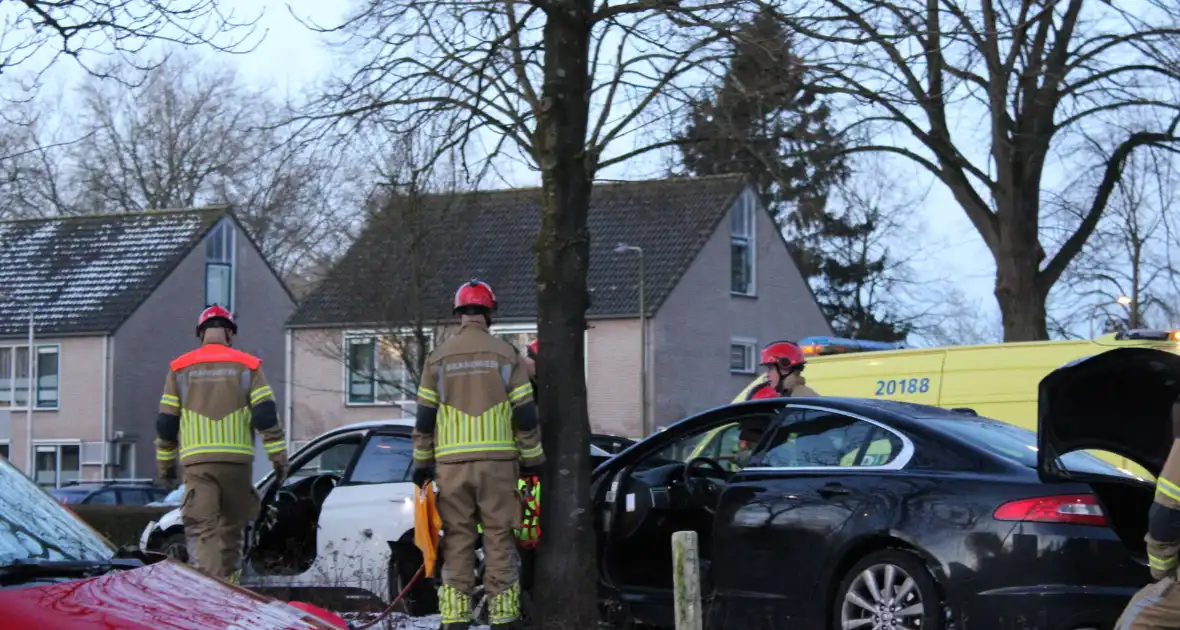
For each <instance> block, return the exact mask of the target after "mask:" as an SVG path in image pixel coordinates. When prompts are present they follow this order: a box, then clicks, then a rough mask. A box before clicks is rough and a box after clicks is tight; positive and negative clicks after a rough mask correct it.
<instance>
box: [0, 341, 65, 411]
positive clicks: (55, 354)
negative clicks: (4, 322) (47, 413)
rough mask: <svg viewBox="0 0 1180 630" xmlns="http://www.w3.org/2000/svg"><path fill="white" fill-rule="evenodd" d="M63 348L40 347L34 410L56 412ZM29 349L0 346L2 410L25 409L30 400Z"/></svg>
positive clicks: (53, 346) (36, 365)
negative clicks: (60, 355)
mask: <svg viewBox="0 0 1180 630" xmlns="http://www.w3.org/2000/svg"><path fill="white" fill-rule="evenodd" d="M60 352H61V348H60V347H59V346H57V345H45V346H37V357H36V363H35V364H34V366H33V370H34V374H36V379H35V380H34V385H35V387H34V393H33V398H34V400H35V401H36V402H35V405H34V407H33V408H34V409H57V407H58V393H59V391H60V376H59V370H60V360H59V354H60ZM28 374H29V351H28V346H0V409H4V408H8V409H25V408H27V407H28V400H29V378H28Z"/></svg>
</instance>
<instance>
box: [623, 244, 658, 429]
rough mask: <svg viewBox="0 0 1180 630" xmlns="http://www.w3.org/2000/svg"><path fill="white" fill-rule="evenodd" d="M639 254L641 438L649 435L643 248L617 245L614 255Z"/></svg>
mask: <svg viewBox="0 0 1180 630" xmlns="http://www.w3.org/2000/svg"><path fill="white" fill-rule="evenodd" d="M623 252H636V253H638V254H639V404H640V418H641V423H642V424H641V426H642V428H643V437H647V436H649V435H651V422H650V421H649V419H648V403H647V274H646V273H645V270H644V260H643V248H642V247H638V246H636V245H626V244H624V243H619V245H618V246H617V247H615V253H623Z"/></svg>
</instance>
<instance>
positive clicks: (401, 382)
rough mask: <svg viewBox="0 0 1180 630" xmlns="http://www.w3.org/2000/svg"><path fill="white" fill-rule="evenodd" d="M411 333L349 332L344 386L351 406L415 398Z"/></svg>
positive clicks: (414, 369)
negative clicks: (376, 333)
mask: <svg viewBox="0 0 1180 630" xmlns="http://www.w3.org/2000/svg"><path fill="white" fill-rule="evenodd" d="M416 346H417V341H416V340H415V337H414V335H412V334H409V333H402V334H396V335H364V336H359V335H351V336H348V337H346V338H345V340H344V351H345V369H344V374H345V380H346V383H345V389H346V397H347V401H348V404H350V405H392V404H394V403H398V402H406V401H410V400H414V397H415V395H416V392H417V390H418V376H419V375H418V374H417V371H418V370H417V368H416V365H417V363H416V361H415V360H414V357H415V356H417V354H418V349H417V348H416Z"/></svg>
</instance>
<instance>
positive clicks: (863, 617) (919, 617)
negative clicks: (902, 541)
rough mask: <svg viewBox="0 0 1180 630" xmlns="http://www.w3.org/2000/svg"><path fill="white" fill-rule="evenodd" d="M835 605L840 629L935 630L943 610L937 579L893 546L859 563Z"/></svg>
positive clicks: (845, 582)
mask: <svg viewBox="0 0 1180 630" xmlns="http://www.w3.org/2000/svg"><path fill="white" fill-rule="evenodd" d="M835 604H836V605H835V609H836V610H835V612H836V618H837V619H838V620H839V624H838V625H837V626H836V627H837V628H839V629H840V630H936V628H937V626H938V620H939V614H940V612H939V611H940V609H941V605H940V602H939V599H938V593H937V591H936V589H935V588H934V579H933V577H932V576H931V575H930V573H929V572H928V571H927V570H926V567H925V566H924V565H923V564H922V562H921V561H920V560H919V559H918V558H916V557H915V556H913V555H912V554H910V553H907V552H904V551H900V550H892V549H891V550H886V551H879V552H876V553H873V554H870V555H869V556H867V557H865V558H863V559H862V560H861V561H860V562H858V563H856V565H855V566H853V567H852V569H851V570H850V571H849V572H848V573H847V574H846V575H845V577H844V580H843V582H842V584H841V587H840V590H839V591H838V597H837V600H836V602H835Z"/></svg>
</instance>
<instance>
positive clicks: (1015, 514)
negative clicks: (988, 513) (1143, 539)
mask: <svg viewBox="0 0 1180 630" xmlns="http://www.w3.org/2000/svg"><path fill="white" fill-rule="evenodd" d="M992 516H993V517H994V518H995V519H996V520H998V521H1032V522H1036V523H1072V524H1075V525H1107V524H1108V522H1107V520H1106V514H1105V513H1104V512H1103V511H1102V506H1101V505H1098V497H1095V496H1094V495H1092V494H1060V495H1056V496H1051V497H1034V498H1031V499H1020V500H1018V501H1009V502H1008V503H1005V504H1003V505H1001V506H1000V507H998V508H996V512H995V514H993V515H992Z"/></svg>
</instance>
